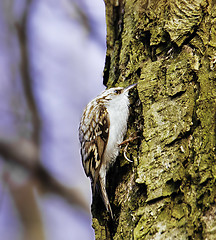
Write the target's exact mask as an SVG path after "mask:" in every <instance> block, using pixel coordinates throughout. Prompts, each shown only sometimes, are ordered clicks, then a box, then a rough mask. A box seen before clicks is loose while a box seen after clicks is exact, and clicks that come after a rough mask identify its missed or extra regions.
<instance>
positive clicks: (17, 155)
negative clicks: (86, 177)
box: [0, 138, 90, 213]
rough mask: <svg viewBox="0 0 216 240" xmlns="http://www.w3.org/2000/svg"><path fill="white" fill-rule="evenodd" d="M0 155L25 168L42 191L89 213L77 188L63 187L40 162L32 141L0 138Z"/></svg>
mask: <svg viewBox="0 0 216 240" xmlns="http://www.w3.org/2000/svg"><path fill="white" fill-rule="evenodd" d="M0 155H2V156H3V159H4V160H5V161H7V162H12V163H16V164H18V165H19V166H21V167H23V168H25V169H26V170H27V171H28V172H29V173H30V174H31V175H32V177H33V178H34V180H36V181H37V182H38V185H39V186H40V190H43V192H52V193H55V194H58V195H60V196H61V197H63V198H64V199H65V200H66V201H68V202H69V203H70V204H73V205H78V206H80V207H81V208H82V209H83V210H85V211H86V212H87V213H90V209H89V206H88V204H87V202H86V201H85V200H84V198H83V197H82V196H81V192H80V191H79V190H78V189H74V188H68V187H65V186H64V185H62V184H61V183H59V182H58V181H57V180H56V179H55V178H53V177H52V176H51V175H50V173H49V172H48V171H47V170H46V169H45V168H44V167H43V166H42V165H41V164H40V161H39V151H38V148H37V147H36V145H35V144H34V143H33V142H30V141H28V140H26V139H19V140H5V139H4V138H0Z"/></svg>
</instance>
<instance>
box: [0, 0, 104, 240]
mask: <svg viewBox="0 0 216 240" xmlns="http://www.w3.org/2000/svg"><path fill="white" fill-rule="evenodd" d="M0 29H1V31H0V99H1V101H0V177H1V181H0V239H4V240H23V239H25V240H27V239H28V240H39V239H40V240H43V239H45V240H73V239H74V240H79V239H80V240H91V239H94V232H93V229H92V227H91V216H90V213H89V212H90V204H91V190H90V181H89V179H88V178H87V177H86V176H85V173H84V171H83V168H82V164H81V157H80V144H79V140H78V127H79V120H80V117H81V114H82V111H83V109H84V107H85V105H86V104H87V103H88V102H89V101H90V100H91V99H92V98H94V97H95V96H96V95H98V94H99V93H100V92H101V91H102V90H103V89H104V86H103V84H102V82H103V80H102V74H103V68H104V61H105V51H106V44H105V36H106V28H105V7H104V2H103V0H91V1H89V0H1V1H0Z"/></svg>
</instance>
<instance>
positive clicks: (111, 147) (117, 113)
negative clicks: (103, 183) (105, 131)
mask: <svg viewBox="0 0 216 240" xmlns="http://www.w3.org/2000/svg"><path fill="white" fill-rule="evenodd" d="M119 100H120V101H119ZM128 105H129V99H128V96H127V95H125V96H123V97H122V98H121V99H116V101H110V103H109V105H107V106H106V107H107V110H108V113H109V118H110V128H109V138H108V143H107V146H106V149H105V152H104V157H103V161H104V163H105V164H103V165H102V166H101V170H100V175H101V177H102V178H103V177H104V180H105V175H106V172H107V171H108V169H109V168H110V166H112V165H113V163H114V162H115V160H116V157H117V156H118V154H119V150H120V147H119V144H120V143H121V142H122V141H123V138H124V135H125V134H126V131H127V121H128V115H129V109H128Z"/></svg>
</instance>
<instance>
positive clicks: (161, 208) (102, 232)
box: [93, 0, 216, 240]
mask: <svg viewBox="0 0 216 240" xmlns="http://www.w3.org/2000/svg"><path fill="white" fill-rule="evenodd" d="M105 4H106V17H107V61H106V67H105V70H104V73H105V74H104V76H105V77H104V83H105V84H106V85H107V86H108V87H111V86H115V85H121V86H126V85H129V84H131V83H134V82H138V86H137V93H133V98H134V101H133V104H134V105H133V107H132V110H133V111H132V117H130V121H129V132H130V133H131V132H133V131H137V130H139V131H141V135H142V140H141V141H137V142H135V143H134V144H131V147H130V148H129V151H128V154H130V155H131V157H133V159H134V163H133V164H128V163H126V162H125V161H124V159H123V157H122V155H121V154H120V156H119V158H118V160H117V163H116V164H115V165H114V167H113V169H112V170H111V172H110V173H109V176H108V183H107V184H108V194H109V196H111V197H110V198H111V205H112V207H113V209H114V215H115V218H114V221H110V220H109V218H108V217H107V215H106V213H104V209H102V210H101V211H94V209H95V208H94V207H95V205H94V203H93V216H94V219H93V223H94V224H93V226H94V228H95V233H96V239H115V240H117V239H136V240H138V239H148V240H149V239H182V240H184V239H185V240H186V239H216V233H215V227H214V225H215V222H216V217H215V214H214V212H215V208H216V205H215V197H216V191H215V190H216V189H215V188H216V187H215V185H216V184H215V179H216V157H215V140H216V139H215V123H216V119H215V116H216V106H215V105H216V84H215V82H216V81H215V80H216V25H215V23H216V20H215V19H216V5H215V1H211V0H195V1H191V0H184V1H181V0H168V1H167V0H154V1H149V0H146V1H143V0H118V1H105ZM136 94H137V96H138V97H137V96H136ZM140 125H143V126H141V127H140ZM130 133H128V135H129V134H130ZM117 176H118V177H117ZM113 178H114V180H112V179H113ZM101 213H102V214H101Z"/></svg>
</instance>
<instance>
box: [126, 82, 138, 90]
mask: <svg viewBox="0 0 216 240" xmlns="http://www.w3.org/2000/svg"><path fill="white" fill-rule="evenodd" d="M137 84H138V83H135V84H132V85H130V86H128V87H126V88H125V89H124V92H128V91H129V90H130V89H132V88H134V87H135V86H136V85H137Z"/></svg>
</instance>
